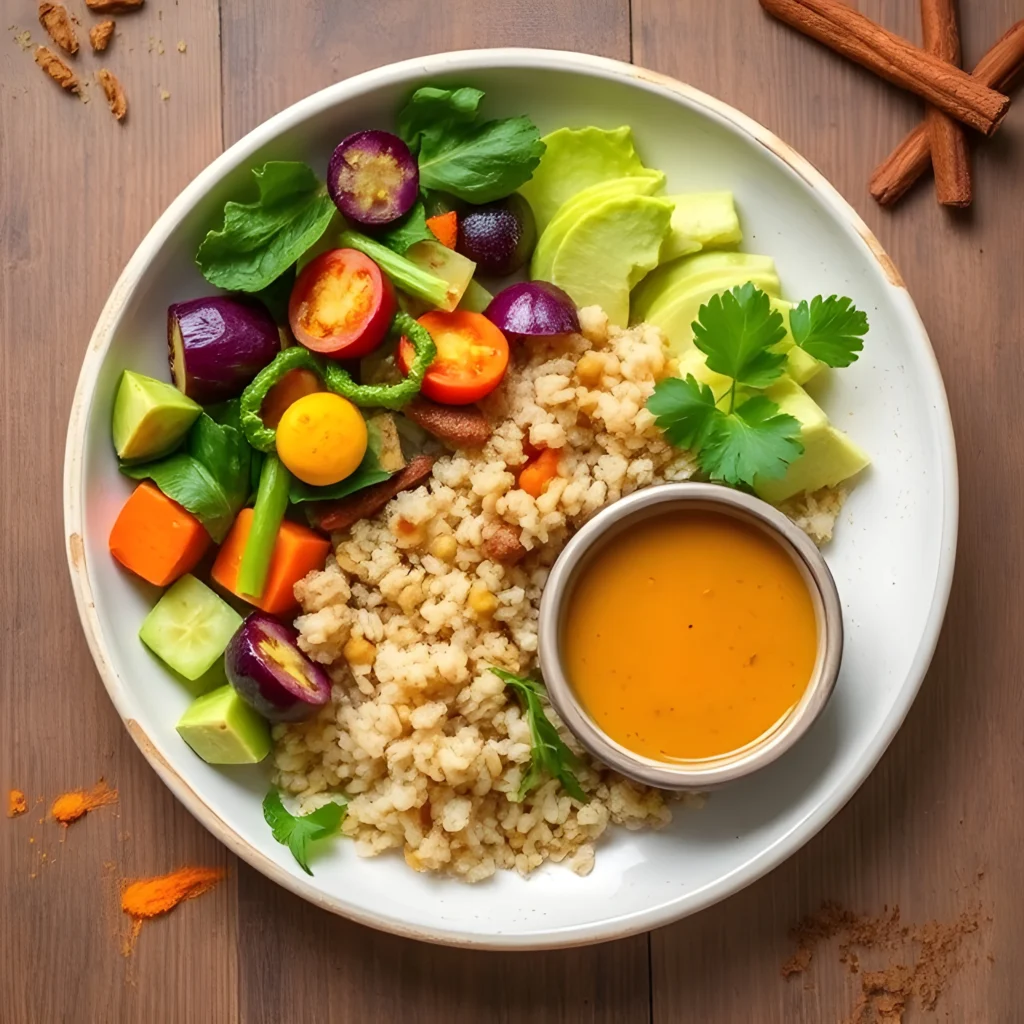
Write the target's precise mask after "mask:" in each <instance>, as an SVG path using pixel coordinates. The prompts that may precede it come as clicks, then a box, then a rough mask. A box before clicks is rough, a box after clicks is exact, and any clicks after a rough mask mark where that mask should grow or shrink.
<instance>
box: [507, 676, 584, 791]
mask: <svg viewBox="0 0 1024 1024" xmlns="http://www.w3.org/2000/svg"><path fill="white" fill-rule="evenodd" d="M491 671H492V672H493V673H494V674H495V675H496V676H497V677H498V678H499V679H500V680H501V681H502V682H503V683H504V684H505V685H506V686H511V687H512V689H513V690H514V691H515V694H516V696H517V697H518V698H519V703H520V705H521V706H522V708H523V710H524V711H525V712H526V721H527V724H528V725H529V727H530V748H531V749H530V767H529V769H528V770H527V772H526V774H525V775H524V776H523V778H522V781H521V782H520V783H519V791H518V792H517V793H516V797H515V799H516V801H517V802H520V801H522V799H523V798H524V797H525V796H526V794H527V793H529V792H530V791H531V790H534V789H536V788H537V786H539V785H540V784H541V782H542V781H543V779H544V776H545V775H548V776H550V777H551V778H553V779H558V781H559V782H560V783H561V784H562V788H563V789H565V791H566V792H567V793H568V794H569V796H571V797H572V798H573V799H574V800H579V801H580V803H584V804H585V803H586V802H587V800H588V797H587V794H586V793H584V792H583V787H582V786H581V785H580V782H579V779H577V778H576V775H575V774H574V772H573V769H574V768H578V767H579V759H578V758H577V757H576V755H575V754H574V753H573V752H572V751H571V750H570V749H569V748H568V747H567V746H566V745H565V743H564V741H563V740H562V737H561V736H559V735H558V730H557V729H556V728H555V727H554V725H552V724H551V720H550V719H549V718H548V716H547V715H546V714H545V713H544V705H543V704H542V703H541V700H542V699H546V697H547V694H546V693H545V691H544V688H543V687H542V686H541V685H540V683H537V682H535V681H534V680H532V679H526V678H524V677H523V676H517V675H513V674H512V673H511V672H506V671H505V670H504V669H501V668H493V667H492V668H491Z"/></svg>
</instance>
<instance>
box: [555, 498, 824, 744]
mask: <svg viewBox="0 0 1024 1024" xmlns="http://www.w3.org/2000/svg"><path fill="white" fill-rule="evenodd" d="M817 650H818V632H817V622H816V619H815V613H814V604H813V602H812V599H811V594H810V591H809V590H808V584H807V583H806V582H805V580H804V577H803V576H802V575H801V573H800V571H799V570H798V568H797V566H796V564H795V563H794V561H793V558H792V557H791V556H790V555H789V554H788V552H787V551H786V550H785V549H784V548H783V547H782V546H781V544H779V543H778V542H776V541H775V540H774V539H773V538H772V537H771V536H770V535H768V534H767V533H765V532H764V531H762V530H760V529H758V528H757V527H756V526H754V525H753V524H750V523H747V522H745V521H743V520H740V519H736V518H734V517H733V516H729V515H726V514H724V513H720V512H706V511H686V512H670V513H665V514H663V515H660V516H657V517H655V518H651V519H647V520H642V521H640V522H637V523H635V524H633V525H632V526H630V527H627V528H626V529H624V530H623V531H622V532H621V533H620V534H618V535H617V536H615V537H613V538H611V539H610V540H609V541H608V542H607V543H606V544H605V545H604V547H602V548H601V549H600V550H598V551H597V552H595V553H594V554H593V555H591V557H590V558H589V560H588V561H587V562H586V563H585V565H584V566H583V568H582V569H581V571H580V575H579V577H578V579H577V582H576V584H575V586H574V587H573V590H572V593H571V595H570V597H569V603H568V607H567V611H566V614H565V618H564V620H563V625H562V658H563V665H564V668H565V673H566V675H567V677H568V679H569V682H570V684H571V685H572V687H573V689H574V690H575V692H576V695H577V697H578V698H579V700H580V703H581V704H582V705H583V708H584V710H585V711H586V712H587V713H588V714H589V715H590V717H591V718H592V719H593V720H594V722H595V723H596V724H597V725H598V726H599V727H600V728H601V729H602V730H603V731H604V732H605V733H606V734H607V735H608V736H609V737H611V738H612V739H613V740H615V741H617V742H618V743H619V744H621V745H622V746H624V747H626V748H627V749H629V750H632V751H634V752H635V753H638V754H642V755H644V756H646V757H649V758H652V759H654V760H658V761H667V762H679V761H700V760H707V759H711V758H717V757H721V756H724V755H726V754H730V753H733V752H735V751H739V750H742V749H743V748H745V747H748V746H750V745H751V744H753V743H756V742H757V741H758V740H759V739H761V738H762V737H764V736H766V735H768V734H770V733H771V732H772V731H773V730H774V729H775V728H776V727H777V726H778V725H779V724H780V723H781V722H782V721H783V720H784V719H785V718H786V717H787V716H788V715H789V713H790V712H791V711H792V710H793V708H794V707H795V706H796V705H797V703H799V701H800V698H801V696H802V695H803V693H804V691H805V690H806V688H807V685H808V683H809V682H810V680H811V675H812V673H813V670H814V663H815V659H816V656H817Z"/></svg>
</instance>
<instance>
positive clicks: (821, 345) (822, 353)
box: [789, 295, 868, 367]
mask: <svg viewBox="0 0 1024 1024" xmlns="http://www.w3.org/2000/svg"><path fill="white" fill-rule="evenodd" d="M789 329H790V331H791V332H792V334H793V341H794V342H796V344H797V345H799V346H800V348H802V349H803V350H804V351H805V352H806V353H807V354H808V355H812V356H814V358H815V359H820V360H821V361H822V362H823V363H825V364H826V365H827V366H836V367H842V366H849V365H850V363H853V362H856V360H857V353H858V352H860V351H861V349H862V348H864V342H863V341H862V340H861V339H862V338H863V336H864V335H865V334H867V333H868V318H867V314H866V313H864V312H863V310H860V309H858V308H857V307H856V306H855V305H854V304H853V300H852V299H849V298H846V297H845V296H844V297H843V298H838V297H837V296H835V295H830V296H829V297H828V298H827V299H823V298H822V297H821V296H820V295H816V296H815V297H814V298H813V299H811V304H810V306H808V305H807V300H806V299H804V300H803V301H802V302H801V303H800V305H799V306H797V307H796V308H795V309H791V310H790V311H789Z"/></svg>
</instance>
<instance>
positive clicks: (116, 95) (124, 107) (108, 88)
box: [96, 68, 128, 121]
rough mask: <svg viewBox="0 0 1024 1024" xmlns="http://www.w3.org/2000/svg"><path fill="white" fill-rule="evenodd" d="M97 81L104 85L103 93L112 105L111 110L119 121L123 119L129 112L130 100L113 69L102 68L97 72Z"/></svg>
mask: <svg viewBox="0 0 1024 1024" xmlns="http://www.w3.org/2000/svg"><path fill="white" fill-rule="evenodd" d="M96 81H97V82H99V83H100V85H101V86H102V87H103V95H104V96H106V97H107V103H108V104H109V105H110V112H111V113H112V114H113V115H114V117H116V118H117V120H118V121H123V120H124V119H125V116H126V115H127V113H128V100H127V99H126V98H125V95H124V88H123V87H122V86H121V83H120V82H119V81H118V79H117V75H115V74H114V72H113V71H108V70H107V69H106V68H100V70H99V71H97V72H96Z"/></svg>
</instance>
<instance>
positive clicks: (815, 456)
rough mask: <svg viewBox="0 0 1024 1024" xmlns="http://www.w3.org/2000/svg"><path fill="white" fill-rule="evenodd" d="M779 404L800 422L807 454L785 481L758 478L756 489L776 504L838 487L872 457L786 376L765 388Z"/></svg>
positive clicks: (787, 475)
mask: <svg viewBox="0 0 1024 1024" xmlns="http://www.w3.org/2000/svg"><path fill="white" fill-rule="evenodd" d="M765 395H766V396H767V397H768V398H770V399H771V400H772V401H773V402H775V404H776V405H777V406H778V407H779V411H780V412H782V413H788V414H789V415H790V416H794V417H795V418H796V419H798V420H799V421H800V426H801V431H800V440H801V442H802V443H803V446H804V453H803V455H801V456H800V457H799V458H798V459H796V460H795V461H794V462H793V463H792V465H790V467H789V469H788V470H787V472H786V475H785V476H784V477H782V479H781V480H757V481H756V482H755V487H754V490H755V491H756V492H757V493H758V495H760V497H762V498H764V499H765V501H770V502H771V503H772V504H773V505H777V504H779V503H780V502H782V501H785V500H786V499H787V498H792V497H793V496H794V495H797V494H804V493H809V492H813V491H817V490H820V489H821V488H822V487H835V486H836V484H839V483H841V482H842V481H843V480H847V479H849V478H850V477H852V476H854V475H855V474H856V473H859V472H860V471H861V470H862V469H864V468H865V467H866V466H868V465H870V463H871V460H870V459H869V458H868V456H867V454H866V453H865V452H864V451H863V450H862V449H861V448H860V447H859V446H858V445H856V444H854V442H853V441H852V440H850V438H849V437H847V436H846V434H844V433H843V432H842V431H841V430H837V429H836V428H835V427H834V426H832V424H831V423H829V420H828V417H827V416H826V415H825V413H824V412H823V411H822V409H821V407H820V406H819V405H818V404H817V402H815V401H814V399H813V398H811V396H810V395H809V394H807V392H806V391H804V389H803V388H802V387H800V385H799V384H796V383H794V382H793V381H792V380H790V379H789V378H788V377H783V378H781V379H780V380H779V381H777V382H776V383H775V384H773V385H772V386H771V387H770V388H768V389H767V390H766V391H765Z"/></svg>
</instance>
